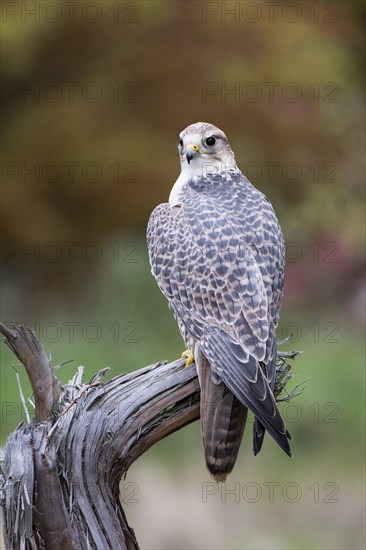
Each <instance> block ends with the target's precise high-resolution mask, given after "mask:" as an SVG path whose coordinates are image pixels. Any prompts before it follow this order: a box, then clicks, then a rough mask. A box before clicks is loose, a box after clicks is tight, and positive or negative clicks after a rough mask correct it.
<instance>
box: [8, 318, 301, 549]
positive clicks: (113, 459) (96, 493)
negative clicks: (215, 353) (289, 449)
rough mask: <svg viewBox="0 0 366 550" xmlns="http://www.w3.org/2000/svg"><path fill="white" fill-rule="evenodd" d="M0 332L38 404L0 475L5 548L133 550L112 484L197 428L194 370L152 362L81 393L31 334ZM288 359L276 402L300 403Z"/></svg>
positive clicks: (83, 387) (79, 377) (281, 361)
mask: <svg viewBox="0 0 366 550" xmlns="http://www.w3.org/2000/svg"><path fill="white" fill-rule="evenodd" d="M0 332H1V333H2V334H3V335H4V336H5V342H6V343H7V344H8V346H9V347H10V349H11V350H12V351H13V352H14V353H15V355H16V356H17V358H18V359H19V360H20V361H21V362H22V363H23V365H24V367H25V369H26V372H27V375H28V377H29V380H30V382H31V385H32V389H33V393H34V397H35V411H34V412H35V415H34V419H33V420H32V421H31V422H30V423H28V424H24V423H21V424H20V425H19V426H18V428H17V429H16V430H15V431H14V432H13V433H12V434H11V435H10V437H9V438H8V440H7V442H6V446H5V451H4V466H3V468H2V469H1V470H0V489H1V493H0V495H1V496H0V503H1V504H2V505H3V507H4V528H5V529H4V531H5V532H4V535H5V542H6V547H7V548H8V549H9V550H10V549H11V550H16V549H25V550H28V549H32V550H35V549H42V550H44V549H46V550H68V549H70V550H71V549H73V550H75V549H83V550H84V548H91V549H98V550H108V549H113V550H117V549H122V550H124V549H127V550H135V549H137V548H138V543H137V541H136V538H135V534H134V532H133V530H132V529H131V527H130V526H129V525H128V523H127V520H126V516H125V514H124V511H123V509H122V506H121V502H120V500H119V482H120V480H121V478H122V477H123V475H124V474H125V473H126V472H127V470H128V468H129V467H130V465H131V464H132V463H133V462H134V461H135V460H136V459H137V458H138V457H139V456H140V455H141V454H142V453H144V452H145V451H146V450H147V449H149V448H150V447H151V446H152V445H154V444H155V443H157V442H158V441H160V440H161V439H163V438H164V437H166V436H167V435H169V434H171V433H173V432H174V431H176V430H178V429H180V428H182V427H183V426H185V425H187V424H189V423H190V422H192V421H194V420H197V419H198V418H199V414H200V413H199V399H200V390H199V383H198V378H197V374H196V368H195V365H192V366H191V367H185V360H184V359H180V360H178V361H174V362H173V363H169V364H166V363H163V362H159V363H155V364H153V365H150V366H148V367H145V368H143V369H140V370H138V371H135V372H133V373H131V374H128V375H120V376H117V377H115V378H113V379H112V380H109V381H106V382H103V381H102V378H103V376H104V374H105V372H106V370H107V369H103V370H102V371H100V372H99V373H98V374H97V375H95V376H94V377H93V378H92V379H91V380H90V382H88V383H83V368H82V367H79V369H78V372H77V373H76V374H75V376H74V378H73V379H72V380H71V381H70V383H69V384H67V385H65V386H62V385H61V384H60V382H59V381H58V380H57V378H56V377H55V375H54V372H53V370H52V367H51V364H50V361H49V359H48V358H47V356H46V354H45V352H44V350H43V348H42V346H41V344H40V343H39V342H38V340H37V338H36V336H35V334H34V332H33V331H32V330H29V329H25V328H24V327H22V326H19V327H15V326H14V327H12V329H9V328H7V327H6V326H5V325H3V324H2V323H0ZM295 355H297V352H279V353H278V362H277V374H276V384H275V396H276V397H277V399H278V400H287V399H290V398H291V397H293V396H294V395H297V393H300V392H299V391H297V389H298V388H299V385H297V386H295V388H294V389H293V390H292V391H291V392H286V390H285V385H286V383H287V382H288V381H289V380H290V379H291V377H292V374H291V372H290V366H289V365H288V363H286V359H289V358H293V357H294V356H295ZM283 390H285V392H286V394H285V396H284V397H280V395H281V394H282V392H283ZM296 392H297V393H296Z"/></svg>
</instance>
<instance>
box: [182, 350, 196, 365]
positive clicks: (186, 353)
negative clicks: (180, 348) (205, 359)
mask: <svg viewBox="0 0 366 550" xmlns="http://www.w3.org/2000/svg"><path fill="white" fill-rule="evenodd" d="M182 357H186V358H187V360H186V367H189V365H193V363H194V361H195V359H194V355H193V353H192V351H191V350H190V349H186V351H184V352H183V353H182Z"/></svg>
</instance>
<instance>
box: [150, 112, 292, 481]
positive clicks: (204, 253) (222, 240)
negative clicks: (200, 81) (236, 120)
mask: <svg viewBox="0 0 366 550" xmlns="http://www.w3.org/2000/svg"><path fill="white" fill-rule="evenodd" d="M178 152H179V157H180V164H181V173H180V176H179V177H178V179H177V181H176V182H175V184H174V186H173V188H172V190H171V193H170V196H169V202H168V203H164V204H160V205H159V206H157V207H156V208H155V210H154V211H153V212H152V214H151V216H150V219H149V223H148V227H147V244H148V251H149V259H150V264H151V270H152V273H153V275H154V277H155V279H156V281H157V283H158V285H159V288H160V290H161V291H162V293H163V294H164V296H165V297H166V298H167V300H168V302H169V306H170V308H171V309H172V310H173V313H174V316H175V318H176V320H177V322H178V326H179V329H180V332H181V334H182V337H183V339H184V341H185V345H186V346H187V348H188V349H189V350H190V352H189V354H187V353H185V354H183V355H186V356H187V355H189V356H188V358H187V364H190V363H193V361H195V363H196V366H197V372H198V377H199V382H200V388H201V404H200V412H201V431H202V440H203V447H204V453H205V460H206V465H207V468H208V470H209V472H210V473H211V475H212V477H213V478H214V479H215V480H216V481H220V482H223V481H225V479H226V477H227V476H228V474H230V472H231V471H232V469H233V467H234V464H235V461H236V458H237V456H238V452H239V448H240V444H241V440H242V437H243V432H244V428H245V424H246V420H247V412H248V409H249V410H251V411H252V413H253V414H254V426H253V451H254V454H257V453H258V452H259V451H260V449H261V447H262V443H263V437H264V434H265V431H266V430H267V431H268V432H269V434H270V435H271V436H272V437H273V439H274V440H275V441H276V442H277V443H278V445H279V446H280V447H281V448H282V449H283V450H284V451H285V453H287V454H288V455H289V456H291V449H290V445H289V440H290V439H291V436H290V434H289V433H288V431H287V430H286V427H285V425H284V422H283V420H282V417H281V415H280V413H279V411H278V409H277V406H276V401H275V398H274V395H273V392H274V384H275V374H276V352H277V340H276V327H277V325H278V322H279V314H280V308H281V303H282V296H283V285H284V263H285V261H284V258H285V245H284V239H283V235H282V231H281V228H280V226H279V223H278V221H277V218H276V215H275V212H274V210H273V207H272V205H271V203H270V202H269V200H268V199H267V198H266V197H265V196H264V195H263V194H262V193H261V192H260V191H258V190H257V189H256V188H255V187H254V186H253V185H252V184H251V183H250V182H249V181H248V180H247V178H246V177H245V176H244V175H243V174H242V172H241V171H240V170H239V168H238V167H237V165H236V162H235V157H234V153H233V152H232V150H231V148H230V145H229V142H228V139H227V137H226V135H225V134H224V132H223V131H221V130H220V129H219V128H216V127H215V126H213V125H212V124H208V123H205V122H197V123H196V124H191V125H190V126H188V127H187V128H186V129H185V130H183V131H182V132H181V134H180V135H179V144H178Z"/></svg>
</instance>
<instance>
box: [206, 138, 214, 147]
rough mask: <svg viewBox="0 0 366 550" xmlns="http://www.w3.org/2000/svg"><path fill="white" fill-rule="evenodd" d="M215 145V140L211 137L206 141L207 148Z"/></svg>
mask: <svg viewBox="0 0 366 550" xmlns="http://www.w3.org/2000/svg"><path fill="white" fill-rule="evenodd" d="M215 143H216V139H215V138H214V137H213V136H211V137H208V138H207V139H206V145H208V146H209V147H212V146H213V145H215Z"/></svg>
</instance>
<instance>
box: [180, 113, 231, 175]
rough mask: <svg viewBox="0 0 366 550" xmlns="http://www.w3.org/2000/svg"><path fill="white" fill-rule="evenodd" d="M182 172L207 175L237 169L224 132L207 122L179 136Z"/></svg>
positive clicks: (192, 127)
mask: <svg viewBox="0 0 366 550" xmlns="http://www.w3.org/2000/svg"><path fill="white" fill-rule="evenodd" d="M178 151H179V157H180V163H181V168H182V172H183V171H184V172H189V173H190V174H191V175H197V176H199V175H205V174H207V173H208V172H223V171H226V170H230V169H234V168H236V163H235V157H234V153H233V152H232V150H231V148H230V145H229V142H228V139H227V137H226V135H225V134H224V132H223V131H222V130H220V129H219V128H217V127H216V126H214V125H213V124H209V123H207V122H196V123H195V124H191V125H190V126H187V128H185V129H184V130H183V131H182V132H181V133H180V134H179V143H178Z"/></svg>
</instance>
